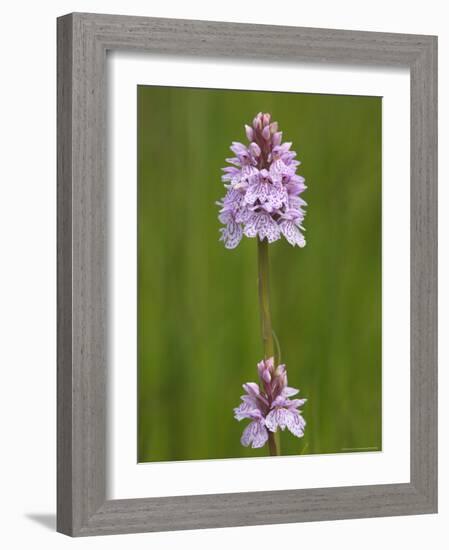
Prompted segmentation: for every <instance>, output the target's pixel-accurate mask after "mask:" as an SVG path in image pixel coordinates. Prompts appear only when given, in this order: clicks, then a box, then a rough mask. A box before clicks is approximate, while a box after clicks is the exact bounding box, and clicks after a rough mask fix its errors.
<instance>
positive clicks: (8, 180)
mask: <svg viewBox="0 0 449 550" xmlns="http://www.w3.org/2000/svg"><path fill="white" fill-rule="evenodd" d="M71 11H93V12H100V13H111V12H113V13H120V14H131V15H146V16H159V17H177V18H186V19H209V20H216V21H218V20H225V21H226V20H227V21H239V22H249V23H271V24H279V25H301V26H311V27H331V28H346V29H358V30H372V31H392V32H406V33H424V34H438V35H439V51H440V69H439V70H440V73H439V81H440V94H439V96H440V98H441V100H440V129H441V130H440V155H441V158H442V159H443V162H441V169H440V181H441V182H442V185H441V186H440V190H441V192H440V212H442V215H441V216H440V243H442V245H441V246H440V300H441V304H440V335H441V338H440V341H441V344H440V366H441V367H440V388H441V389H442V391H441V398H440V513H439V514H438V515H436V516H420V517H403V518H383V519H367V520H355V521H354V520H352V521H338V522H326V523H314V524H297V525H283V526H265V527H245V528H238V529H221V530H207V531H190V532H176V533H162V534H158V533H157V534H142V535H124V536H117V537H102V538H89V539H77V540H71V539H69V538H67V537H64V536H63V535H59V534H57V533H55V532H54V522H55V519H54V514H55V490H56V484H55V469H56V465H55V457H56V452H55V449H56V445H55V410H56V405H55V386H56V375H55V358H56V353H55V346H56V338H55V331H56V300H55V296H56V293H55V284H56V262H55V250H56V222H55V215H56V191H55V189H56V188H55V175H56V169H55V166H56V131H55V127H56V70H55V59H56V25H55V18H56V17H57V16H58V15H62V14H64V13H68V12H71ZM445 11H446V10H445V3H444V2H441V1H439V0H427V2H425V3H422V2H417V1H416V0H409V1H405V0H401V1H396V2H392V1H391V0H376V2H360V1H357V0H339V1H334V0H315V1H314V2H301V1H299V0H284V1H283V2H273V1H270V0H259V1H256V0H247V1H246V2H242V1H241V0H227V1H226V2H217V3H214V2H206V1H201V0H189V1H185V0H164V2H159V3H158V2H148V1H143V0H140V1H139V0H127V1H121V0H120V1H116V2H111V1H109V2H106V1H100V0H91V1H86V0H77V1H68V0H59V1H55V0H52V1H46V2H31V1H29V2H25V1H21V0H16V1H14V2H8V3H5V5H3V9H2V16H1V17H2V31H1V33H0V41H1V44H0V68H1V85H0V96H1V101H0V146H1V148H0V151H1V161H0V174H1V176H0V178H1V179H0V181H1V194H0V242H1V246H0V254H1V256H0V258H1V269H0V343H1V355H0V357H1V363H0V364H1V373H2V378H1V395H0V422H1V432H0V433H1V442H2V446H1V454H0V518H1V520H2V528H1V532H0V538H1V543H2V546H3V547H4V548H13V549H14V548H22V547H26V546H27V545H28V546H31V545H33V547H45V548H47V549H48V550H51V549H52V548H68V547H69V546H70V547H72V548H98V549H99V548H120V547H121V546H122V545H123V544H126V545H132V546H133V547H134V548H148V547H150V546H151V548H153V549H159V548H164V549H169V548H178V547H179V546H181V547H183V548H190V547H192V548H193V547H195V548H197V549H202V548H209V547H211V546H213V547H215V548H226V549H229V548H243V547H244V546H245V545H251V546H253V545H254V546H257V547H259V548H265V547H275V545H288V546H291V547H299V546H302V547H304V548H307V547H309V548H311V547H314V548H318V549H320V548H326V547H328V546H330V545H332V546H333V547H337V548H340V547H345V548H348V549H352V548H363V549H371V548H373V549H374V548H376V550H378V549H379V548H385V547H386V548H390V547H397V546H399V545H400V546H401V547H404V546H407V547H408V548H409V549H410V550H412V549H418V548H419V549H421V548H422V547H431V548H441V547H444V545H445V543H444V542H442V541H444V540H445V539H446V540H447V523H448V520H449V483H448V471H447V464H448V456H449V452H448V451H449V444H448V438H447V430H446V424H445V422H446V421H447V419H448V417H449V401H448V400H447V399H444V396H445V394H446V392H447V390H448V389H449V375H448V373H447V371H446V370H445V366H446V365H448V364H449V361H448V360H449V346H448V339H447V337H445V336H446V333H447V330H448V327H449V322H448V321H449V319H448V311H447V306H448V305H449V303H448V295H449V291H448V286H447V284H445V281H447V280H448V279H449V257H448V249H447V240H446V236H447V235H448V232H449V220H448V218H447V217H445V216H444V214H445V204H446V201H447V200H449V191H448V186H447V185H446V183H445V182H446V181H447V180H448V176H449V171H448V166H447V163H445V162H444V159H445V152H446V151H447V150H448V148H449V135H448V129H447V118H448V103H447V101H448V100H447V97H449V78H448V70H449V63H448V61H449V31H448V28H447V17H445V15H446V14H445ZM445 306H446V307H445ZM445 390H446V391H445Z"/></svg>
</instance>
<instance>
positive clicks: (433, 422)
mask: <svg viewBox="0 0 449 550" xmlns="http://www.w3.org/2000/svg"><path fill="white" fill-rule="evenodd" d="M436 511H437V39H436V37H433V36H421V35H403V34H386V33H372V32H359V31H344V30H328V29H308V28H297V27H274V26H266V25H247V24H234V23H232V24H231V23H213V22H205V21H186V20H170V19H154V18H142V17H128V16H117V15H99V14H80V13H75V14H70V15H66V16H63V17H61V18H59V19H58V510H57V528H58V531H60V532H62V533H65V534H68V535H71V536H87V535H101V534H116V533H131V532H143V531H164V530H179V529H197V528H211V527H229V526H240V525H259V524H269V523H288V522H302V521H317V520H331V519H345V518H362V517H375V516H393V515H405V514H424V513H435V512H436Z"/></svg>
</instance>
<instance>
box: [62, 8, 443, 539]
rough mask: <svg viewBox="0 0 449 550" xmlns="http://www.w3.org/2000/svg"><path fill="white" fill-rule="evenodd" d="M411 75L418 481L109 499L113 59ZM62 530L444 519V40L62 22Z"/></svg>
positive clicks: (180, 23)
mask: <svg viewBox="0 0 449 550" xmlns="http://www.w3.org/2000/svg"><path fill="white" fill-rule="evenodd" d="M108 50H134V51H136V52H149V53H158V54H160V53H164V54H167V53H169V54H174V55H180V54H188V55H193V56H215V57H225V58H230V59H232V58H241V57H244V58H257V59H263V60H284V61H285V60H289V61H312V62H326V63H337V64H348V63H355V64H359V65H360V64H366V65H389V66H393V67H396V66H400V67H408V68H409V69H410V75H411V89H410V93H411V134H410V135H411V141H410V147H411V150H410V159H411V182H410V185H411V186H410V193H411V225H410V231H411V265H410V269H411V271H410V275H411V296H410V300H411V339H410V341H411V364H410V369H411V388H410V391H411V409H410V419H411V426H410V430H411V431H410V437H411V439H410V442H411V449H410V456H411V470H410V471H411V475H410V478H411V479H410V483H401V484H387V485H368V486H349V487H335V488H321V489H320V488H316V489H300V490H285V491H268V492H267V491H264V492H250V493H248V492H244V493H231V494H213V495H195V496H175V497H163V498H144V499H128V500H107V498H106V389H105V388H106V377H107V367H108V354H107V323H108V304H107V283H106V281H107V265H108V264H107V243H108V229H107V228H108V224H107V221H108V220H107V192H108V189H107V185H106V137H105V136H106V91H107V90H106V88H107V83H106V78H105V68H106V52H107V51H108ZM57 448H58V490H57V497H58V504H57V529H58V531H60V532H62V533H65V534H68V535H71V536H83V535H101V534H115V533H132V532H141V531H164V530H179V529H196V528H211V527H231V526H239V525H259V524H270V523H289V522H302V521H317V520H332V519H343V518H363V517H374V516H394V515H404V514H425V513H433V512H436V511H437V38H436V37H434V36H421V35H405V34H389V33H377V32H358V31H344V30H328V29H310V28H297V27H278V26H266V25H247V24H235V23H215V22H206V21H186V20H172V19H153V18H144V17H128V16H118V15H98V14H82V13H74V14H70V15H66V16H63V17H60V18H59V19H58V446H57Z"/></svg>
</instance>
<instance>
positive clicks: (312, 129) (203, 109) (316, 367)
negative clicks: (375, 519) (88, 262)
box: [137, 86, 382, 462]
mask: <svg viewBox="0 0 449 550" xmlns="http://www.w3.org/2000/svg"><path fill="white" fill-rule="evenodd" d="M137 96H138V112H137V121H138V159H137V161H138V204H137V211H138V297H137V298H138V365H137V368H138V388H137V391H138V411H137V414H138V456H137V459H138V462H153V461H154V462H161V461H179V460H205V459H209V460H210V459H224V458H245V457H246V458H250V457H253V458H254V457H269V456H285V455H313V454H329V453H349V452H376V451H381V450H382V392H381V377H382V315H381V314H382V263H381V245H382V231H381V229H382V225H381V221H382V220H381V198H382V187H381V184H382V182H381V176H382V157H381V152H382V99H381V98H380V97H371V96H349V95H326V94H310V93H290V92H289V93H287V92H272V91H270V92H265V91H241V90H221V89H198V88H176V87H163V86H138V87H137Z"/></svg>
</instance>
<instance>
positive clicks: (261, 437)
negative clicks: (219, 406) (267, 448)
mask: <svg viewBox="0 0 449 550" xmlns="http://www.w3.org/2000/svg"><path fill="white" fill-rule="evenodd" d="M267 441H268V432H267V429H266V428H265V425H264V421H263V419H260V420H253V422H250V423H249V424H248V426H247V427H246V428H245V429H244V430H243V434H242V437H241V439H240V443H241V444H242V445H243V446H244V447H248V446H249V445H251V447H252V448H253V449H258V448H260V447H263V446H264V445H265V443H266V442H267Z"/></svg>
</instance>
